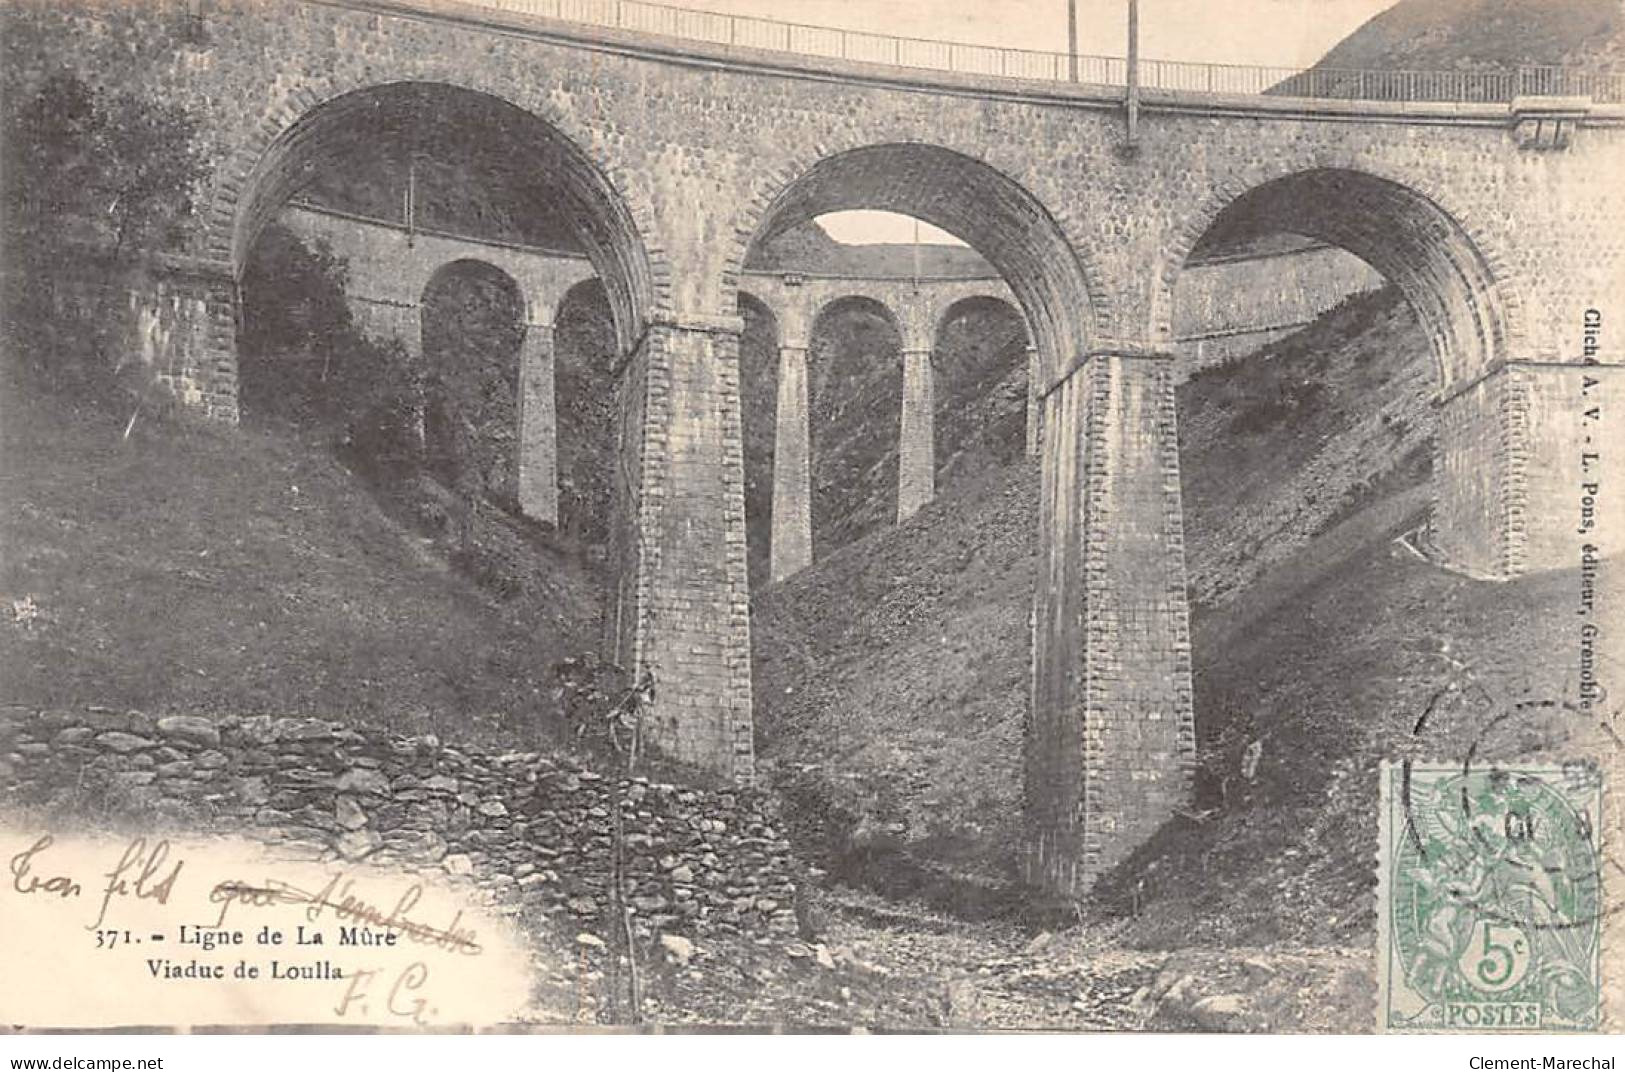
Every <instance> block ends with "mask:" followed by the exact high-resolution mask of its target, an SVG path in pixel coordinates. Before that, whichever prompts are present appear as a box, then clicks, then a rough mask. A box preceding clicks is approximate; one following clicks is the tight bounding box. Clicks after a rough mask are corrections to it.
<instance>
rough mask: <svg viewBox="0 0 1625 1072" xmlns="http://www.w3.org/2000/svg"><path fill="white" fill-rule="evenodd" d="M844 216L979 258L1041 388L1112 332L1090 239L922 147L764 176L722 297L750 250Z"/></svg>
mask: <svg viewBox="0 0 1625 1072" xmlns="http://www.w3.org/2000/svg"><path fill="white" fill-rule="evenodd" d="M845 209H878V210H883V211H888V212H896V213H899V214H902V215H908V216H914V217H916V218H918V219H921V220H924V221H926V222H927V223H930V224H933V225H934V226H937V227H940V228H942V229H943V230H945V231H948V232H949V233H950V234H953V235H955V236H956V237H958V238H960V239H961V240H962V241H964V242H966V243H967V244H969V245H971V246H972V247H974V248H975V249H976V250H977V251H978V252H979V253H981V254H982V255H983V256H984V257H986V258H987V260H988V262H989V263H991V264H992V265H993V267H994V268H995V270H997V271H998V272H999V274H1000V275H1001V276H1002V277H1003V278H1004V279H1005V281H1006V282H1007V284H1008V285H1009V286H1010V289H1011V291H1012V293H1014V294H1015V296H1016V300H1017V302H1018V304H1019V305H1020V306H1021V307H1022V313H1023V315H1024V316H1025V317H1026V319H1027V323H1028V324H1029V327H1030V330H1031V331H1032V332H1033V335H1034V337H1035V340H1036V342H1037V345H1038V349H1039V351H1040V354H1041V355H1042V356H1041V361H1042V363H1043V365H1044V370H1045V378H1046V380H1047V381H1050V382H1053V381H1057V380H1059V379H1060V378H1061V377H1062V376H1064V375H1065V371H1066V370H1067V369H1068V368H1070V367H1071V365H1072V363H1073V362H1074V361H1075V360H1076V359H1077V357H1078V356H1079V355H1081V354H1084V353H1087V352H1088V351H1089V349H1090V348H1091V347H1092V346H1093V345H1095V344H1096V343H1097V342H1098V341H1099V340H1101V339H1103V338H1107V337H1110V336H1111V335H1112V320H1113V317H1112V311H1111V308H1110V303H1109V299H1108V297H1107V295H1108V294H1109V293H1110V291H1109V289H1108V288H1107V287H1106V286H1105V285H1104V279H1105V276H1104V273H1102V272H1101V271H1099V269H1098V267H1097V266H1096V265H1095V263H1094V261H1095V258H1094V256H1093V255H1092V252H1091V250H1092V247H1091V245H1090V242H1091V241H1092V238H1093V236H1094V235H1095V234H1096V232H1095V231H1094V230H1092V229H1090V228H1088V227H1086V226H1083V225H1082V221H1077V220H1073V219H1072V218H1071V217H1070V216H1069V214H1068V213H1067V212H1066V211H1065V209H1064V208H1061V207H1052V206H1049V205H1046V204H1044V203H1043V202H1042V201H1040V200H1039V198H1038V197H1037V196H1035V195H1034V194H1033V193H1032V192H1030V191H1029V190H1028V189H1027V188H1026V187H1024V186H1023V185H1022V184H1021V183H1020V182H1018V181H1017V180H1016V179H1014V178H1012V177H1010V176H1009V175H1008V174H1006V173H1005V172H1003V171H1001V170H999V169H998V168H996V167H994V166H993V165H991V164H989V163H987V162H985V161H983V160H980V159H978V158H976V157H973V156H970V155H968V154H966V153H964V152H961V151H959V150H958V149H953V148H947V147H944V146H941V145H937V144H933V143H931V142H926V141H913V140H897V141H883V142H872V141H871V142H858V143H855V144H852V145H850V146H845V147H841V148H838V149H831V148H828V147H818V148H816V149H815V150H814V151H812V152H810V153H807V154H805V155H804V156H800V157H797V158H794V159H792V160H790V161H787V162H785V163H784V164H783V165H781V166H780V167H778V168H777V169H774V170H772V171H770V172H769V173H767V174H765V175H764V176H763V177H762V178H761V179H760V180H758V181H757V182H756V183H755V184H754V186H753V188H752V192H751V196H750V200H749V202H748V204H747V205H746V207H745V210H744V211H743V213H742V214H741V216H740V222H739V224H738V227H737V230H736V233H735V235H734V240H733V243H732V248H731V250H730V252H729V254H728V257H727V260H726V261H725V271H724V276H723V285H724V288H725V294H724V297H725V298H726V297H727V294H728V293H730V292H731V290H732V289H733V288H734V287H736V286H737V285H738V281H739V278H740V276H741V273H742V272H743V270H744V264H745V258H746V255H747V253H748V251H749V249H750V247H751V246H752V245H753V244H754V243H755V242H757V241H759V240H762V239H765V238H767V237H770V236H772V235H774V234H777V233H779V232H781V231H783V230H786V229H788V228H790V227H793V226H795V225H797V224H799V223H803V222H805V221H807V220H809V219H812V218H813V217H815V216H819V215H823V214H824V213H828V212H836V211H841V210H845Z"/></svg>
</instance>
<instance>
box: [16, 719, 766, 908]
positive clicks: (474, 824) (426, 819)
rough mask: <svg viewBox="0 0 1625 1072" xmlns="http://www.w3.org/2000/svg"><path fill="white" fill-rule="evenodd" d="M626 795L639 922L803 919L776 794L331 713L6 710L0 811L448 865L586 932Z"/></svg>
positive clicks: (348, 857) (406, 863)
mask: <svg viewBox="0 0 1625 1072" xmlns="http://www.w3.org/2000/svg"><path fill="white" fill-rule="evenodd" d="M617 797H620V798H621V799H622V800H623V801H624V804H623V812H622V814H623V819H624V824H625V827H624V828H625V831H626V851H627V872H628V878H629V882H628V891H627V895H628V902H629V905H630V907H631V909H632V913H633V919H634V923H635V927H636V929H637V930H638V931H640V932H641V933H643V934H645V935H649V934H653V933H656V932H660V931H664V932H671V933H688V934H691V935H694V936H704V935H707V934H718V933H742V934H770V933H789V932H791V931H793V930H794V929H795V912H794V909H793V898H794V897H795V893H796V890H795V884H794V880H793V879H792V870H791V859H790V844H789V842H788V841H786V840H785V839H784V837H783V836H782V835H781V834H780V832H779V827H778V821H777V818H776V814H775V805H774V802H773V800H772V799H771V798H770V797H768V796H767V795H766V794H764V793H762V792H759V791H755V790H749V789H740V790H726V791H714V790H706V789H695V788H687V787H682V786H676V785H671V784H666V783H661V782H654V781H650V780H649V779H646V778H632V779H630V780H624V779H623V780H615V779H610V778H606V777H603V776H601V775H599V774H596V773H594V772H593V771H591V770H589V769H587V768H586V767H584V766H582V765H581V764H580V763H579V762H577V761H575V760H573V759H570V758H566V757H563V756H558V755H547V754H539V753H536V752H505V753H501V754H494V753H490V752H485V751H481V750H478V749H471V748H458V747H454V746H451V745H448V744H444V743H443V742H441V741H440V740H438V739H437V738H435V737H433V736H422V737H399V736H394V735H390V734H385V733H380V732H377V731H370V730H361V729H356V728H353V727H349V726H344V725H341V724H338V723H333V722H325V721H320V720H315V719H291V718H280V719H279V718H270V717H267V716H258V717H254V718H243V719H238V718H225V719H221V720H220V721H218V722H211V721H209V720H207V719H203V718H197V717H192V716H185V715H176V716H170V717H165V718H151V717H148V716H145V715H142V714H140V713H134V712H132V713H129V714H110V713H106V712H100V713H98V712H89V713H87V712H79V711H31V710H25V709H19V708H4V707H0V807H6V808H14V809H19V810H21V809H37V810H43V811H46V812H49V813H54V814H57V815H66V816H69V817H74V818H78V819H82V820H85V821H87V822H92V823H93V822H94V821H95V820H96V819H97V818H98V817H100V818H105V819H108V820H109V821H110V823H111V824H113V825H116V824H118V823H119V822H121V821H124V822H127V821H130V820H132V819H137V820H140V821H142V822H143V823H144V824H149V825H154V826H156V827H158V828H160V829H161V828H165V827H168V828H169V829H170V831H171V832H196V833H222V834H236V835H246V836H249V837H253V838H256V839H261V840H264V841H266V842H268V843H272V844H274V845H276V846H277V847H278V848H279V849H280V850H281V851H286V852H289V853H293V854H295V855H297V856H299V857H304V858H309V859H314V860H318V861H322V862H333V863H336V864H357V863H376V864H389V865H394V866H399V867H405V868H409V869H414V870H439V871H443V872H446V873H448V874H450V875H453V876H463V877H466V878H468V879H469V880H470V881H473V882H474V883H476V884H477V885H479V886H481V887H483V888H484V889H486V890H488V891H490V893H491V894H493V895H494V896H495V898H496V900H497V902H498V904H502V905H508V906H511V907H519V906H524V907H530V908H536V909H540V910H542V911H544V912H546V913H548V914H549V915H552V916H554V917H556V918H557V919H559V920H560V921H561V923H562V924H563V925H565V926H571V927H583V928H594V927H597V926H599V925H601V923H602V921H603V920H604V919H605V918H606V916H605V913H606V912H607V911H608V908H609V904H610V889H609V881H610V866H611V844H612V842H611V822H612V815H613V812H612V810H611V809H613V808H614V807H615V801H616V798H617Z"/></svg>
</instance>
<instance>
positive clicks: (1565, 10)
mask: <svg viewBox="0 0 1625 1072" xmlns="http://www.w3.org/2000/svg"><path fill="white" fill-rule="evenodd" d="M1622 59H1625V14H1622V13H1621V10H1620V6H1619V4H1618V3H1617V2H1616V0H1400V2H1399V3H1397V4H1395V5H1394V6H1393V7H1391V8H1389V9H1387V10H1386V11H1383V12H1382V13H1380V14H1378V15H1376V16H1375V17H1373V18H1372V19H1371V20H1370V21H1368V22H1367V23H1366V24H1365V25H1363V26H1361V27H1360V28H1359V29H1358V30H1356V31H1354V33H1352V34H1350V35H1349V36H1348V37H1346V38H1344V39H1343V40H1342V41H1340V42H1338V44H1337V45H1336V47H1334V48H1333V49H1332V50H1331V51H1330V52H1328V53H1327V54H1326V55H1325V56H1324V57H1322V59H1321V60H1320V62H1319V63H1318V64H1317V66H1320V67H1327V68H1355V69H1358V68H1366V69H1396V70H1405V69H1412V70H1459V69H1463V68H1467V69H1472V68H1486V67H1512V66H1517V65H1519V64H1579V65H1585V66H1591V65H1608V64H1617V63H1618V62H1620V61H1621V60H1622Z"/></svg>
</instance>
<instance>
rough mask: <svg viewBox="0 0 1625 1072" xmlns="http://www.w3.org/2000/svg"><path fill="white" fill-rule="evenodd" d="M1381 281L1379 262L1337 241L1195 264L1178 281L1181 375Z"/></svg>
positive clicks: (1248, 348)
mask: <svg viewBox="0 0 1625 1072" xmlns="http://www.w3.org/2000/svg"><path fill="white" fill-rule="evenodd" d="M1382 285H1383V279H1382V276H1381V275H1379V274H1378V273H1377V271H1376V270H1375V269H1374V268H1372V267H1371V266H1370V265H1368V264H1366V263H1365V262H1364V261H1362V260H1360V259H1359V258H1358V257H1356V256H1354V254H1352V253H1348V252H1345V251H1344V250H1341V249H1337V248H1335V247H1332V246H1310V247H1307V248H1305V249H1301V250H1296V251H1290V252H1282V253H1274V254H1270V255H1266V256H1255V257H1245V258H1237V259H1231V260H1215V261H1211V262H1208V263H1205V264H1192V265H1190V266H1188V267H1187V268H1186V269H1185V270H1184V271H1183V272H1181V273H1180V274H1179V278H1178V280H1177V281H1176V282H1175V284H1174V298H1173V304H1174V310H1173V333H1174V338H1175V340H1177V342H1178V347H1177V349H1178V352H1179V356H1180V360H1179V378H1180V379H1181V380H1183V379H1185V378H1188V377H1189V376H1190V375H1191V374H1192V373H1194V372H1197V371H1199V370H1201V369H1204V368H1207V367H1209V366H1210V365H1217V364H1223V363H1224V362H1225V361H1228V360H1231V359H1233V358H1236V357H1241V356H1243V355H1245V354H1248V353H1251V352H1252V351H1254V350H1256V349H1258V348H1259V347H1260V346H1263V345H1264V344H1265V343H1268V342H1270V341H1271V340H1273V339H1276V338H1279V337H1281V336H1282V335H1284V334H1286V333H1288V332H1290V331H1293V330H1295V329H1297V328H1299V327H1302V326H1303V325H1305V324H1307V323H1309V322H1310V321H1311V320H1313V319H1315V317H1317V316H1319V315H1320V314H1321V313H1324V312H1325V311H1326V310H1328V309H1330V308H1331V307H1332V306H1334V305H1336V304H1337V303H1338V302H1340V301H1342V300H1343V299H1344V298H1346V297H1348V296H1349V295H1351V294H1356V293H1359V292H1360V291H1364V290H1374V289H1376V288H1378V287H1380V286H1382Z"/></svg>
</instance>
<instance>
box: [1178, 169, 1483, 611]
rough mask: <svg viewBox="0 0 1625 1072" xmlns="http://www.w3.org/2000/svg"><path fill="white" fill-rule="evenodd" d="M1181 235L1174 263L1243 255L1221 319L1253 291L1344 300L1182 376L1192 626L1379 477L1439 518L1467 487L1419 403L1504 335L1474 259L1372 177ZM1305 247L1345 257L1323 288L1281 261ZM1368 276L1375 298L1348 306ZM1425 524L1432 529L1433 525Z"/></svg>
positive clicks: (1430, 211) (1313, 187) (1431, 217)
mask: <svg viewBox="0 0 1625 1072" xmlns="http://www.w3.org/2000/svg"><path fill="white" fill-rule="evenodd" d="M1197 229H1199V233H1198V234H1197V236H1196V238H1195V240H1194V241H1193V242H1192V243H1191V244H1190V246H1189V248H1188V249H1187V250H1186V251H1184V253H1183V262H1184V263H1185V264H1198V263H1212V262H1213V261H1215V260H1223V259H1224V258H1225V257H1227V256H1237V255H1246V256H1248V258H1249V259H1247V260H1245V261H1244V262H1241V261H1239V260H1238V264H1240V267H1239V269H1238V271H1237V272H1236V273H1234V278H1233V280H1232V281H1231V282H1232V285H1231V287H1230V288H1229V291H1228V297H1229V300H1231V301H1233V302H1234V303H1235V304H1236V305H1238V306H1241V307H1244V308H1245V307H1253V308H1256V307H1261V306H1263V305H1264V304H1266V299H1267V297H1268V295H1267V293H1265V292H1269V291H1272V290H1275V289H1279V288H1300V287H1306V288H1309V289H1313V288H1316V287H1321V288H1334V289H1335V288H1341V289H1342V290H1343V291H1344V292H1345V293H1348V294H1350V296H1349V297H1347V298H1346V299H1344V300H1343V301H1342V303H1341V304H1340V305H1338V306H1337V307H1336V308H1333V309H1332V310H1331V311H1330V312H1328V313H1326V314H1324V315H1323V316H1321V317H1320V318H1319V319H1318V320H1316V321H1315V322H1314V323H1312V324H1310V325H1309V326H1307V327H1305V328H1303V329H1301V330H1299V331H1296V332H1293V333H1288V334H1286V335H1284V336H1282V337H1279V338H1275V339H1273V340H1272V341H1269V342H1268V343H1266V344H1265V345H1263V346H1262V347H1260V348H1258V349H1256V350H1253V351H1251V352H1249V353H1245V354H1236V355H1233V356H1232V357H1231V358H1230V359H1229V360H1228V361H1225V362H1222V363H1219V364H1216V365H1213V366H1211V367H1209V368H1207V369H1204V370H1201V371H1198V372H1197V373H1196V374H1195V375H1194V377H1193V378H1192V379H1191V381H1190V382H1189V383H1187V384H1186V385H1185V386H1184V387H1182V388H1181V392H1182V398H1181V403H1182V405H1181V409H1182V413H1181V420H1180V424H1181V428H1180V432H1181V441H1182V442H1181V449H1182V464H1181V468H1182V476H1183V477H1184V486H1185V496H1184V508H1185V521H1186V525H1185V527H1186V534H1187V540H1186V549H1187V563H1188V569H1189V585H1190V589H1191V593H1192V598H1193V602H1194V604H1195V607H1196V608H1197V611H1198V613H1200V612H1201V611H1202V609H1204V608H1205V607H1208V606H1211V605H1215V604H1217V603H1222V602H1224V601H1226V600H1228V599H1229V598H1230V597H1231V596H1232V595H1233V594H1235V593H1236V592H1237V591H1239V590H1240V589H1241V588H1242V587H1245V585H1246V584H1247V583H1249V582H1250V580H1251V579H1252V577H1254V576H1256V575H1257V573H1258V571H1260V570H1262V569H1264V568H1266V567H1267V566H1268V565H1269V564H1270V563H1271V562H1275V561H1279V560H1280V559H1281V558H1283V557H1284V556H1286V555H1288V554H1290V553H1291V552H1292V551H1293V550H1295V549H1296V548H1297V547H1299V546H1301V545H1302V544H1303V542H1304V541H1306V540H1307V539H1309V538H1310V537H1311V536H1312V535H1313V534H1314V533H1315V532H1318V531H1320V530H1321V529H1323V528H1324V527H1325V526H1326V525H1327V524H1328V523H1329V522H1330V521H1331V520H1332V519H1334V518H1336V517H1338V516H1340V515H1341V514H1342V513H1343V512H1344V511H1345V510H1346V509H1347V508H1348V507H1349V506H1350V504H1351V503H1353V502H1355V501H1356V499H1358V497H1359V496H1360V495H1361V494H1363V493H1364V491H1365V490H1366V489H1368V488H1369V486H1370V485H1371V483H1372V482H1373V481H1375V480H1379V479H1387V478H1389V475H1390V471H1393V472H1394V473H1399V472H1403V473H1407V474H1408V475H1407V476H1404V477H1403V479H1406V480H1410V481H1412V482H1417V481H1420V482H1426V481H1428V480H1431V481H1432V482H1433V487H1434V494H1433V496H1432V498H1433V499H1434V500H1435V501H1436V502H1437V503H1439V504H1441V505H1443V504H1447V503H1449V502H1450V501H1452V499H1454V498H1456V496H1455V495H1454V493H1453V491H1452V489H1450V488H1449V487H1446V486H1442V483H1443V484H1448V483H1449V482H1451V481H1459V480H1460V478H1462V477H1463V476H1466V477H1467V480H1468V482H1469V483H1471V481H1472V480H1473V479H1475V478H1474V477H1473V476H1471V475H1469V474H1465V473H1463V472H1462V469H1463V466H1462V465H1461V464H1459V463H1458V461H1457V460H1455V459H1452V458H1451V457H1450V456H1449V452H1448V449H1447V448H1446V446H1445V445H1444V444H1443V443H1442V442H1441V441H1439V440H1438V439H1437V437H1436V436H1435V430H1436V429H1437V426H1438V412H1437V408H1436V406H1434V405H1433V404H1432V402H1433V400H1434V399H1435V398H1448V397H1449V396H1450V395H1451V394H1452V393H1453V392H1455V391H1456V390H1457V389H1458V388H1460V387H1462V386H1465V385H1468V384H1470V383H1472V382H1473V381H1474V380H1476V379H1477V378H1479V377H1480V376H1482V375H1483V374H1484V373H1485V372H1487V371H1489V370H1490V369H1492V368H1494V367H1495V366H1496V364H1497V363H1498V362H1499V361H1501V360H1502V359H1503V358H1504V356H1505V353H1506V345H1507V340H1508V338H1509V336H1510V334H1511V331H1512V325H1511V323H1510V319H1511V318H1510V316H1509V310H1508V306H1507V303H1506V300H1505V296H1504V294H1503V292H1502V289H1501V287H1500V286H1499V285H1498V284H1497V281H1496V279H1495V277H1494V275H1493V273H1492V271H1491V269H1490V267H1489V264H1488V261H1487V260H1486V258H1485V256H1484V254H1483V253H1482V251H1480V250H1479V249H1478V248H1477V246H1476V245H1475V244H1474V242H1473V240H1472V238H1471V237H1470V236H1469V235H1468V234H1467V233H1466V231H1465V230H1464V229H1463V228H1462V226H1461V225H1460V224H1459V223H1457V222H1456V221H1455V220H1454V219H1452V218H1451V216H1450V215H1449V214H1448V213H1447V212H1446V211H1445V210H1444V209H1443V208H1441V207H1440V206H1439V205H1437V204H1436V203H1434V202H1433V201H1431V200H1430V199H1428V198H1427V197H1425V196H1423V195H1422V194H1420V193H1418V192H1416V191H1415V190H1412V189H1410V188H1407V187H1404V186H1401V185H1399V184H1397V183H1394V182H1391V181H1389V180H1386V179H1382V178H1378V177H1376V176H1373V175H1369V174H1366V173H1362V172H1354V171H1347V170H1335V169H1321V170H1312V171H1305V172H1298V173H1295V174H1292V175H1288V176H1284V177H1282V178H1279V179H1275V180H1272V181H1270V182H1266V183H1263V184H1261V185H1259V186H1257V187H1254V188H1253V189H1251V190H1248V191H1247V192H1246V193H1244V194H1242V195H1241V196H1239V197H1237V198H1235V199H1234V200H1232V201H1230V202H1229V203H1228V204H1226V205H1224V206H1223V207H1222V208H1219V209H1218V210H1217V211H1216V212H1214V213H1212V214H1211V216H1210V217H1209V218H1206V219H1205V220H1203V221H1201V222H1200V223H1199V224H1197V225H1196V227H1195V228H1193V230H1197ZM1311 244H1319V245H1324V246H1327V247H1333V248H1334V249H1336V250H1341V251H1343V253H1344V254H1349V255H1352V257H1349V256H1342V257H1341V258H1340V259H1337V260H1332V261H1328V262H1327V264H1328V265H1329V266H1330V271H1329V272H1328V273H1326V274H1325V275H1324V277H1317V278H1311V279H1308V280H1307V281H1306V280H1305V279H1303V278H1300V277H1297V276H1294V275H1292V274H1291V272H1290V270H1291V267H1292V265H1291V264H1290V263H1289V261H1290V259H1291V258H1294V257H1299V256H1301V254H1300V253H1298V252H1295V251H1298V250H1301V249H1302V248H1303V247H1305V246H1306V245H1311ZM1356 258H1357V259H1356ZM1272 262H1273V263H1274V264H1275V265H1276V268H1277V270H1276V271H1274V272H1273V273H1272V271H1271V264H1272ZM1376 277H1380V279H1381V280H1382V281H1383V282H1385V283H1386V285H1387V288H1389V289H1387V290H1386V291H1378V292H1376V293H1370V292H1365V293H1362V291H1364V290H1365V288H1368V287H1369V286H1370V283H1371V282H1372V280H1373V279H1374V278H1376ZM1178 278H1179V277H1178V275H1177V274H1171V275H1170V276H1169V278H1167V279H1165V280H1164V283H1165V288H1164V292H1163V293H1162V294H1161V295H1160V296H1159V297H1160V299H1161V300H1162V301H1163V302H1165V303H1166V304H1165V305H1164V306H1163V308H1165V309H1169V310H1170V311H1171V312H1177V310H1174V309H1173V308H1172V302H1173V293H1174V290H1173V284H1174V283H1175V282H1177V280H1178ZM1307 297H1308V298H1312V297H1313V295H1308V296H1307ZM1435 448H1437V449H1435ZM1210 471H1211V472H1210ZM1210 477H1211V478H1210ZM1394 478H1395V479H1399V478H1400V477H1398V476H1395V477H1394ZM1441 482H1442V483H1441ZM1283 489H1290V490H1283ZM1266 497H1270V501H1269V502H1267V503H1266V502H1265V501H1264V500H1265V498H1266ZM1274 497H1280V498H1281V499H1282V501H1281V502H1276V501H1275V499H1274ZM1469 497H1470V498H1477V497H1479V496H1477V494H1476V493H1471V492H1470V493H1469ZM1265 517H1268V518H1270V519H1271V520H1270V521H1269V522H1268V525H1267V531H1266V528H1265V527H1261V526H1264V525H1265V522H1264V521H1263V518H1265ZM1423 520H1424V521H1426V519H1425V518H1424V519H1423ZM1432 521H1433V524H1434V526H1435V529H1436V530H1437V527H1438V525H1439V524H1440V522H1445V523H1446V524H1448V519H1446V518H1440V517H1434V518H1433V519H1432Z"/></svg>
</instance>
